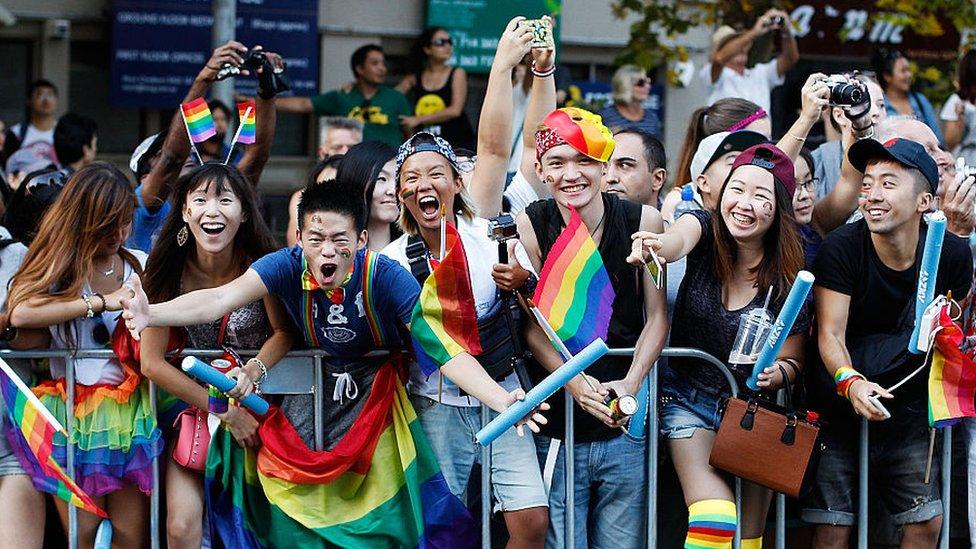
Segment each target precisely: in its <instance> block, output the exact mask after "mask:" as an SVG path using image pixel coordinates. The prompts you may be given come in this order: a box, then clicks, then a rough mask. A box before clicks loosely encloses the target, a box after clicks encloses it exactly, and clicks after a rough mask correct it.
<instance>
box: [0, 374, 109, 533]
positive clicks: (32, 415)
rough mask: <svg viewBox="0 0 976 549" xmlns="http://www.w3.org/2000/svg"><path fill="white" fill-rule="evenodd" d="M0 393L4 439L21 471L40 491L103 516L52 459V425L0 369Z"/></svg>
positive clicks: (103, 512) (87, 496) (97, 507)
mask: <svg viewBox="0 0 976 549" xmlns="http://www.w3.org/2000/svg"><path fill="white" fill-rule="evenodd" d="M0 394H2V396H3V401H4V403H6V407H7V422H8V423H7V425H5V429H4V430H5V431H6V435H7V439H8V440H9V441H10V446H11V448H13V450H14V453H16V454H17V457H18V458H19V459H20V463H21V464H22V465H23V467H24V471H25V472H26V473H27V474H28V475H30V476H31V479H32V480H33V482H34V486H35V487H36V488H37V489H38V490H41V491H43V492H48V493H50V494H54V495H55V496H57V497H59V498H61V499H62V500H64V501H66V502H68V503H70V504H71V505H74V506H75V507H78V508H80V509H84V510H85V511H88V512H89V513H92V514H95V515H98V516H100V517H103V518H107V517H108V515H107V514H106V513H105V511H103V510H102V509H101V508H100V507H99V506H98V505H96V504H95V502H94V501H92V499H91V497H90V496H89V495H88V494H86V493H85V492H84V491H83V490H82V489H81V488H79V487H78V485H77V484H75V482H74V481H73V480H71V478H70V477H68V475H66V474H65V472H64V470H63V469H61V467H60V466H59V465H58V462H57V461H55V459H54V456H53V455H52V454H53V452H54V433H55V432H56V431H57V429H55V428H54V425H52V424H51V423H50V422H49V421H48V420H47V419H45V418H44V416H43V415H41V413H40V412H39V411H38V409H37V407H36V406H35V405H34V403H32V402H31V401H30V400H29V399H28V398H27V396H26V395H24V393H22V392H20V390H18V389H17V385H16V384H15V383H14V381H13V380H12V379H11V378H10V376H9V375H8V374H7V371H6V370H5V369H0Z"/></svg>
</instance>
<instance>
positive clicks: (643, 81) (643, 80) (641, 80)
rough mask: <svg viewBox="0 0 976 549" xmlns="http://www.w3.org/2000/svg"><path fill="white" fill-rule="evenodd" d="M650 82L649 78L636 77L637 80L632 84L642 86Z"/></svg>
mask: <svg viewBox="0 0 976 549" xmlns="http://www.w3.org/2000/svg"><path fill="white" fill-rule="evenodd" d="M650 83H651V79H650V78H638V79H637V82H634V85H635V86H639V87H641V88H643V87H644V86H647V85H649V84H650Z"/></svg>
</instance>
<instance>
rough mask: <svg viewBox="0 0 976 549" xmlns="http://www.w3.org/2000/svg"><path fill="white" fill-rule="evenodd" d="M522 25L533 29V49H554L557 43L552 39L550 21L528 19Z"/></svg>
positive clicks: (531, 43)
mask: <svg viewBox="0 0 976 549" xmlns="http://www.w3.org/2000/svg"><path fill="white" fill-rule="evenodd" d="M522 24H524V25H528V26H529V28H530V29H532V41H531V42H529V44H530V45H531V46H532V47H533V48H553V47H555V42H553V38H552V26H551V25H550V23H549V20H548V19H526V20H525V21H522Z"/></svg>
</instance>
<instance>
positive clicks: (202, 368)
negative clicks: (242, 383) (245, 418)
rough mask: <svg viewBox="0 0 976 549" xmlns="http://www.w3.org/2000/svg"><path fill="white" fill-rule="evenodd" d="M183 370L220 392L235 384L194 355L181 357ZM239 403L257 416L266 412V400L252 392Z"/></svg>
mask: <svg viewBox="0 0 976 549" xmlns="http://www.w3.org/2000/svg"><path fill="white" fill-rule="evenodd" d="M183 371H184V372H186V373H187V374H189V375H191V376H193V377H195V378H196V379H199V380H200V381H202V382H204V383H206V384H208V385H213V386H214V387H216V388H217V390H218V391H220V392H221V393H225V394H226V393H227V391H230V390H231V389H233V388H234V385H236V383H234V380H233V379H231V378H229V377H227V376H225V375H224V374H222V373H220V372H219V371H217V369H216V368H214V367H213V366H211V365H209V364H207V363H206V362H203V361H202V360H200V359H199V358H197V357H195V356H188V357H186V358H184V359H183ZM240 403H241V405H243V406H244V407H245V408H247V409H248V410H250V411H252V412H254V413H255V414H258V415H259V416H263V415H264V414H266V413H268V401H267V400H264V399H263V398H261V397H259V396H258V395H256V394H254V393H251V394H249V395H247V396H246V397H244V398H242V399H241V400H240Z"/></svg>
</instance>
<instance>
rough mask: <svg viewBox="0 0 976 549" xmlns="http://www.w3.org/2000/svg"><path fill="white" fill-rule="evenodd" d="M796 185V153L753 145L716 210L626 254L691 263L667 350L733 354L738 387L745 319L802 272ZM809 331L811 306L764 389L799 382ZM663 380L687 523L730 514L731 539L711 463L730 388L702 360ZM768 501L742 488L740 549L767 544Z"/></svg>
mask: <svg viewBox="0 0 976 549" xmlns="http://www.w3.org/2000/svg"><path fill="white" fill-rule="evenodd" d="M795 187H796V181H795V177H794V173H793V163H792V162H791V161H790V159H789V157H788V156H786V154H785V153H784V152H783V151H781V150H780V149H778V148H776V146H774V145H771V144H761V145H755V146H753V147H750V148H748V149H746V150H745V151H743V152H742V153H741V154H740V155H739V156H738V157H736V160H735V163H734V164H733V165H732V170H731V172H730V174H729V176H728V178H726V180H725V182H724V184H723V186H722V190H721V192H720V194H719V203H718V208H716V211H715V212H708V211H705V210H696V211H692V212H689V213H688V214H686V215H683V216H681V217H680V218H678V219H677V220H675V223H674V224H673V225H672V226H671V227H670V228H669V229H668V230H667V232H665V233H664V234H660V235H658V234H651V233H636V234H635V235H634V248H635V252H634V254H632V255H631V257H630V258H628V261H631V262H632V263H636V264H638V265H640V262H641V261H643V260H644V259H645V258H646V256H647V255H649V254H648V251H647V248H648V247H650V248H652V249H653V250H654V251H655V252H657V254H658V256H659V258H660V259H661V260H662V261H664V260H667V261H675V260H677V259H680V258H682V257H685V256H687V257H688V265H687V271H686V273H685V277H684V280H683V281H682V283H681V289H680V290H679V291H678V298H677V301H676V303H675V309H674V317H673V320H672V323H671V343H670V344H671V345H673V346H675V347H695V348H700V349H702V350H703V351H705V352H707V353H709V354H711V355H712V356H715V357H719V358H726V357H728V358H729V361H728V362H730V364H729V367H730V370H731V371H732V373H733V375H734V376H735V378H736V380H737V382H738V384H739V386H740V390H742V389H743V388H744V387H745V383H744V382H745V380H746V379H747V378H748V377H749V375H750V374H751V373H752V366H751V364H741V363H742V362H748V361H744V360H741V359H738V358H733V357H732V356H731V352H732V350H733V345H734V342H735V340H736V335H737V330H738V329H739V326H740V318H741V317H742V316H743V315H747V314H749V313H750V312H752V311H753V310H754V309H757V308H764V307H768V308H769V309H770V311H769V313H770V315H771V318H772V317H775V315H776V314H777V313H778V311H779V309H780V308H781V307H782V305H783V302H784V301H785V299H786V295H787V293H789V289H790V286H791V285H792V284H793V281H794V280H795V279H796V274H797V272H798V271H800V270H801V269H802V268H803V246H802V244H801V241H800V236H799V229H798V227H797V223H796V220H795V219H794V217H793V207H792V200H793V194H794V190H795ZM642 244H643V246H641V245H642ZM639 248H642V249H641V250H638V249H639ZM770 298H771V301H770ZM765 303H768V305H766V304H765ZM808 325H809V316H808V313H807V312H806V311H805V310H804V311H803V312H802V313H801V316H800V318H799V319H798V320H797V322H796V324H795V325H794V327H793V330H792V331H791V332H790V334H791V335H790V336H789V337H788V338H787V340H786V343H785V345H784V346H783V349H782V350H781V351H780V353H779V356H778V357H777V359H776V362H775V363H774V365H773V366H771V367H769V368H767V369H766V370H765V371H764V372H763V373H762V374H760V376H759V387H760V389H761V390H769V391H774V390H776V389H778V388H779V387H780V386H783V385H785V381H784V378H789V380H790V381H795V380H796V378H797V376H798V374H799V373H800V369H801V367H802V357H803V344H804V334H805V332H806V329H807V327H808ZM704 334H707V337H702V336H703V335H704ZM661 375H662V378H661V379H662V381H661V384H662V397H661V409H660V414H661V415H660V417H661V433H662V435H663V436H664V437H665V438H666V439H667V441H668V449H669V450H670V452H671V456H672V459H673V461H674V464H675V467H676V469H677V472H678V478H679V480H680V481H681V487H682V490H683V491H684V494H685V501H686V503H687V504H688V506H689V514H690V516H691V519H690V520H691V522H692V523H694V522H695V517H701V516H704V515H716V516H717V515H725V516H729V517H731V521H732V522H731V524H728V525H727V526H729V528H721V529H720V530H724V531H725V533H727V534H728V536H729V540H730V541H731V532H732V531H734V528H735V516H736V513H735V512H734V511H735V505H734V503H733V493H732V488H731V487H730V486H729V483H728V480H727V479H726V478H725V477H724V476H722V475H721V474H720V473H719V472H718V471H716V470H715V469H713V468H712V467H711V466H710V465H709V462H708V460H709V454H710V453H711V449H712V446H713V444H714V441H715V433H716V432H717V431H718V426H719V423H720V421H721V414H720V413H719V410H720V404H721V402H723V401H724V399H725V398H727V397H728V396H729V395H730V394H731V388H730V387H729V386H728V382H727V381H725V378H724V376H723V375H722V374H721V373H720V372H718V371H717V370H715V368H714V367H713V366H710V365H709V364H708V363H706V362H704V361H701V360H698V359H691V358H679V357H672V358H671V359H670V360H669V361H668V368H667V369H666V370H664V371H663V372H662V373H661ZM771 498H772V493H771V492H770V491H769V490H768V489H766V488H762V487H760V486H759V485H756V484H752V483H749V482H744V483H743V492H742V507H743V508H742V509H741V510H740V511H741V512H740V514H739V516H740V517H741V522H742V537H743V544H742V546H743V547H748V548H753V547H756V548H758V547H761V541H757V539H759V538H761V537H762V533H763V530H764V529H765V523H766V512H767V511H768V509H769V502H770V501H771ZM699 520H701V519H700V518H699ZM689 541H695V538H694V532H691V531H690V532H689Z"/></svg>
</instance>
